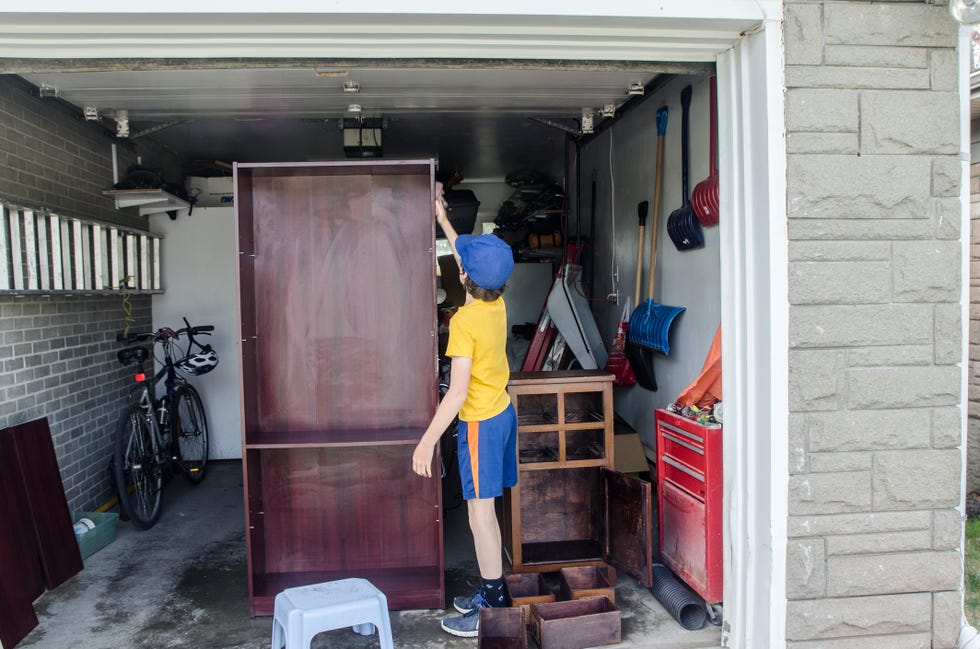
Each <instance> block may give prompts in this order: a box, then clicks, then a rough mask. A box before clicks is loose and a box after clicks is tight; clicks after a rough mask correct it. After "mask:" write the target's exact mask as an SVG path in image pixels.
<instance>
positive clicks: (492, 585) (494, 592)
mask: <svg viewBox="0 0 980 649" xmlns="http://www.w3.org/2000/svg"><path fill="white" fill-rule="evenodd" d="M480 594H481V595H483V599H485V600H487V604H489V605H490V606H495V607H498V606H507V594H506V593H505V592H504V578H503V577H500V578H499V579H484V580H483V588H481V589H480Z"/></svg>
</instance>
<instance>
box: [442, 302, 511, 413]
mask: <svg viewBox="0 0 980 649" xmlns="http://www.w3.org/2000/svg"><path fill="white" fill-rule="evenodd" d="M446 355H447V356H453V357H455V356H460V357H464V358H471V359H473V369H472V370H471V372H470V389H469V392H468V393H467V394H466V401H465V402H464V403H463V407H462V408H460V410H459V418H460V419H462V420H463V421H483V420H484V419H489V418H490V417H493V416H494V415H499V414H500V413H501V412H503V411H504V409H505V408H506V407H507V405H508V404H509V403H510V396H509V395H508V394H507V381H508V380H509V379H510V366H509V365H508V364H507V312H506V311H505V309H504V300H503V298H497V299H496V300H494V301H493V302H484V301H483V300H476V301H474V302H471V303H470V304H467V305H465V306H462V307H460V308H459V310H458V311H456V314H455V315H453V317H452V319H451V320H450V321H449V342H448V343H447V345H446Z"/></svg>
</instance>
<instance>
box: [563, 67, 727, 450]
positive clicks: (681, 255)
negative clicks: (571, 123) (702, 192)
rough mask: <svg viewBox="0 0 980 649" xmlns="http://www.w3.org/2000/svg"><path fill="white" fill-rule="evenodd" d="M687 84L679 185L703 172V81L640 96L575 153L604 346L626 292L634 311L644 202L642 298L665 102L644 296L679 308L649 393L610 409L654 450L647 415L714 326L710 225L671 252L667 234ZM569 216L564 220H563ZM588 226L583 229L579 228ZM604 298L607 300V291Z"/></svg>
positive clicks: (669, 395) (634, 392) (621, 391)
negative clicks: (685, 146)
mask: <svg viewBox="0 0 980 649" xmlns="http://www.w3.org/2000/svg"><path fill="white" fill-rule="evenodd" d="M688 84H691V85H692V86H693V97H692V100H691V109H690V115H689V120H690V145H689V155H690V169H689V182H688V184H689V189H688V196H690V191H691V190H693V188H694V187H695V185H697V184H698V183H699V182H701V181H702V180H704V179H705V178H707V177H708V173H709V164H708V158H709V156H708V149H709V140H708V134H709V128H708V121H709V113H708V79H707V78H690V79H677V80H675V81H673V82H671V83H670V84H668V85H667V86H666V87H665V88H664V89H663V90H662V91H661V92H659V93H658V94H657V95H656V96H650V97H647V98H645V101H644V102H643V104H642V105H641V106H640V107H639V108H637V109H636V110H634V111H632V112H630V113H628V114H626V115H625V116H623V118H622V119H621V120H620V121H619V122H617V123H616V124H614V125H613V126H612V127H611V128H610V129H608V130H606V131H605V132H602V133H600V134H599V135H598V136H597V137H596V138H595V139H594V140H592V141H591V142H589V143H588V144H587V146H586V147H585V148H584V149H583V152H582V163H581V177H582V194H583V195H582V200H581V203H580V209H581V212H582V214H581V218H582V223H583V226H582V229H583V233H585V232H588V231H589V230H591V229H592V228H591V222H592V214H591V211H592V206H591V190H592V175H593V172H595V175H596V201H595V205H596V209H595V228H594V229H595V240H594V241H593V242H592V243H591V244H590V245H591V247H592V249H593V251H594V255H595V268H594V288H593V291H592V292H593V297H594V299H595V300H594V301H593V302H592V304H593V313H594V314H595V318H596V323H597V324H598V326H599V330H600V331H601V333H602V338H603V340H604V341H605V342H606V347H607V348H608V347H609V345H610V344H611V343H612V340H613V338H614V337H615V334H616V329H617V326H618V323H619V320H620V318H621V316H622V313H623V308H624V306H625V304H626V300H627V298H628V299H629V300H630V302H631V303H632V306H631V309H635V308H636V306H637V304H636V303H635V302H634V288H635V286H636V282H635V277H636V258H637V234H638V225H639V223H638V218H637V204H638V203H639V202H640V201H648V202H649V210H648V212H649V214H648V217H647V225H646V234H645V238H644V243H643V265H644V271H643V275H642V279H641V291H640V293H641V295H640V299H641V301H645V300H646V295H645V293H646V284H647V278H648V273H649V253H650V236H651V232H652V230H653V202H654V185H655V177H656V152H657V127H656V112H657V110H658V109H659V108H660V107H661V106H664V105H666V106H667V115H668V116H667V130H666V133H665V136H664V164H663V167H664V169H663V179H662V192H661V206H660V223H659V238H658V241H657V260H656V277H655V286H654V292H653V299H654V302H656V303H657V304H663V305H670V306H683V307H685V309H686V310H685V311H684V313H682V314H681V315H680V316H678V317H677V319H676V320H675V321H674V323H673V325H672V326H671V328H670V335H669V340H670V354H669V356H664V355H663V354H657V355H656V357H655V359H654V362H653V368H654V374H655V376H656V379H657V388H658V389H657V391H655V392H653V391H650V390H646V389H645V388H642V387H640V386H639V385H636V386H633V387H630V388H616V389H615V408H616V413H617V414H618V415H619V416H621V417H622V418H623V419H624V420H625V421H626V422H627V423H629V424H630V426H632V427H633V428H634V429H635V430H636V431H637V432H638V433H639V434H640V438H641V440H642V441H643V442H644V444H645V445H646V447H647V454H648V455H649V456H653V454H654V452H655V451H654V439H655V434H654V412H655V410H656V409H657V408H663V407H666V406H667V405H669V404H671V403H673V402H674V401H675V400H676V398H677V397H678V396H679V394H680V393H681V391H683V389H684V388H685V387H687V386H688V385H689V384H690V383H691V382H692V381H693V380H694V379H695V378H697V376H698V374H699V373H700V371H701V367H702V365H703V363H704V360H705V355H706V354H707V352H708V349H709V347H710V346H711V341H712V339H713V337H714V334H715V331H716V329H717V328H718V326H719V324H720V322H721V294H720V289H719V273H720V260H719V239H718V228H717V227H709V228H704V235H705V247H704V248H701V249H694V250H685V251H679V250H678V249H677V248H676V246H675V245H674V244H673V242H672V241H671V239H670V237H669V236H668V234H667V222H668V218H669V216H670V214H671V212H673V211H674V210H676V209H677V208H679V207H681V205H682V202H683V201H682V192H681V107H680V93H681V90H682V89H683V88H684V86H686V85H688ZM572 222H574V216H573V217H572ZM586 224H588V226H586ZM610 295H614V296H615V299H616V302H615V303H614V302H612V301H610V300H609V299H607V298H608V296H610Z"/></svg>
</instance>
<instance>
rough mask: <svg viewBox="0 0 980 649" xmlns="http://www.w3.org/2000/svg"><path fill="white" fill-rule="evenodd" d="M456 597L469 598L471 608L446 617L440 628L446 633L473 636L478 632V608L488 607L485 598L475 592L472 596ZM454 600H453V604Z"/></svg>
mask: <svg viewBox="0 0 980 649" xmlns="http://www.w3.org/2000/svg"><path fill="white" fill-rule="evenodd" d="M457 599H470V600H471V602H472V604H473V608H472V609H470V610H469V611H468V612H466V613H463V614H462V615H454V616H453V617H447V618H446V619H445V620H443V621H442V623H441V625H440V626H442V630H443V631H445V632H446V633H450V634H452V635H455V636H459V637H460V638H475V637H477V636H478V635H479V634H480V609H481V608H489V605H488V604H487V602H486V600H485V599H483V596H482V595H480V593H476V594H475V595H473V597H472V598H457ZM455 604H456V602H455V601H454V602H453V605H454V606H455Z"/></svg>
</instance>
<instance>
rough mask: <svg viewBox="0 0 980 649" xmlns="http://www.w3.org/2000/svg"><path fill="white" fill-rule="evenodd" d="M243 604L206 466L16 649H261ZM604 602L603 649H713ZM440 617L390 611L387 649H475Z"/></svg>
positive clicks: (460, 588)
mask: <svg viewBox="0 0 980 649" xmlns="http://www.w3.org/2000/svg"><path fill="white" fill-rule="evenodd" d="M465 517H466V514H465V508H464V507H457V508H454V509H452V510H449V511H447V512H446V516H445V530H446V548H447V554H446V590H447V593H446V595H447V598H449V599H450V600H451V598H452V596H453V595H456V594H460V592H465V591H466V590H467V587H466V581H467V580H468V579H469V580H472V579H474V577H476V576H477V575H478V572H477V569H476V562H475V559H474V558H473V550H472V541H471V540H470V537H469V530H468V529H467V527H466V520H465ZM457 539H458V540H457ZM247 600H248V586H247V582H246V563H245V531H244V514H243V511H242V479H241V464H240V463H239V462H237V461H223V462H215V463H212V464H211V465H209V467H208V476H207V478H206V479H205V480H204V482H203V483H202V484H201V485H199V486H198V487H194V488H192V487H190V486H189V485H188V484H187V482H186V481H185V480H184V479H183V478H182V477H180V476H178V477H177V478H175V479H174V480H173V481H171V482H170V483H169V484H168V485H167V488H166V489H165V490H164V502H163V515H162V517H161V519H160V522H159V523H157V525H156V526H155V527H154V528H153V529H151V530H149V531H145V532H144V531H140V530H138V529H137V528H135V527H134V526H133V525H132V524H130V523H127V522H120V523H119V525H118V528H117V533H116V540H115V541H114V542H113V543H112V544H110V545H109V546H107V547H106V548H104V549H102V550H100V551H99V552H97V553H95V554H94V555H92V556H91V557H89V558H88V559H86V561H85V569H84V570H82V571H81V572H80V573H79V574H77V575H75V576H74V577H72V578H71V579H70V580H69V581H68V582H66V583H64V584H62V585H61V586H60V587H59V588H57V589H55V590H53V591H50V592H47V593H45V594H44V595H42V596H41V597H40V598H39V599H38V600H37V601H36V602H35V603H34V608H35V610H36V611H37V615H38V619H39V625H38V626H37V628H35V629H34V630H33V631H32V632H31V634H30V635H28V636H27V637H26V638H25V639H24V640H22V641H21V643H20V644H18V645H17V647H18V649H20V648H27V647H30V648H31V649H66V648H69V647H70V648H73V649H74V648H93V649H124V648H125V649H169V648H178V647H195V648H206V649H224V648H228V649H231V648H234V649H268V647H269V646H270V639H271V634H272V618H271V617H260V618H250V617H249V615H248V601H247ZM616 602H617V605H618V606H619V608H620V610H621V611H622V642H621V643H619V644H616V645H610V646H611V647H613V648H614V649H615V648H621V649H625V648H634V647H649V648H651V649H652V648H657V649H701V648H715V647H718V646H719V643H720V630H719V628H718V627H716V626H712V625H710V624H709V625H707V626H706V627H705V628H703V629H701V630H699V631H686V630H685V629H683V628H682V627H681V626H680V625H679V624H678V623H677V622H676V621H675V620H674V619H673V618H672V617H671V616H670V615H669V614H668V613H667V612H665V611H664V609H663V608H661V606H660V605H659V604H658V603H657V601H656V600H655V599H654V598H653V596H652V595H651V594H650V592H649V591H648V590H647V589H645V588H643V587H642V586H640V585H639V584H637V583H636V582H635V581H633V580H632V579H630V578H629V577H626V576H623V575H621V576H620V579H619V582H618V584H617V586H616ZM453 613H455V612H454V611H453ZM447 614H448V612H447V611H441V610H421V611H393V612H392V613H391V624H392V634H393V637H394V641H395V646H396V647H399V648H401V649H454V648H456V647H469V648H472V647H475V646H476V640H475V639H472V638H456V637H453V636H450V635H448V634H446V633H445V632H443V631H442V630H441V629H440V628H439V620H441V619H442V618H443V617H444V616H446V615H447ZM530 645H531V646H532V647H533V646H536V645H535V644H534V642H533V641H530ZM377 646H378V640H377V636H376V635H375V636H360V635H357V634H356V633H353V632H352V631H351V630H350V629H341V630H337V631H331V632H328V633H323V634H320V635H319V636H317V637H316V638H315V639H314V642H313V649H325V648H327V647H330V648H334V649H347V648H351V649H360V648H369V647H377Z"/></svg>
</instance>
